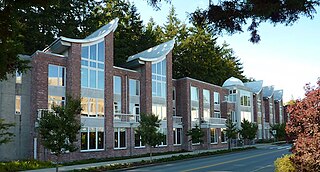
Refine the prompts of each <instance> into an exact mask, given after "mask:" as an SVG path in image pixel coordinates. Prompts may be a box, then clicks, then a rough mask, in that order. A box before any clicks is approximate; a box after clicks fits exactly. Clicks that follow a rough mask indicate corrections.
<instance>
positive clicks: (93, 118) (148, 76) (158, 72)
mask: <svg viewBox="0 0 320 172" xmlns="http://www.w3.org/2000/svg"><path fill="white" fill-rule="evenodd" d="M117 22H118V19H114V20H113V21H111V22H110V23H109V24H107V25H105V26H103V27H102V28H100V29H99V30H97V31H95V32H94V33H92V34H91V35H89V36H88V37H86V38H84V39H71V38H66V37H59V38H58V39H56V40H55V41H54V42H53V43H52V44H51V45H50V46H48V47H47V48H46V49H44V50H43V51H37V52H35V53H34V54H33V55H32V56H30V57H28V56H23V57H21V58H27V59H30V60H31V63H30V65H31V67H32V68H31V70H30V71H29V72H27V73H26V74H23V75H22V76H21V75H18V74H17V75H16V77H12V78H10V79H9V80H8V81H5V82H1V83H0V93H1V94H0V95H1V97H0V118H4V119H5V120H6V121H8V122H15V123H16V124H17V125H16V126H15V127H14V128H13V129H12V132H14V133H15V134H16V136H15V138H14V141H13V142H11V143H9V144H6V145H2V146H1V147H0V154H1V155H2V156H1V157H0V160H12V159H27V158H34V159H40V160H50V159H52V158H54V156H52V154H51V153H50V151H49V150H46V149H44V147H43V146H42V145H41V143H40V141H39V139H38V138H39V136H38V134H37V124H38V120H39V118H40V117H41V112H42V111H43V110H46V109H50V108H51V106H52V105H53V104H58V105H64V104H65V102H66V101H67V100H66V95H72V96H74V97H79V98H81V105H82V108H83V110H82V112H81V114H79V116H78V117H79V119H80V121H81V123H82V124H83V125H82V128H81V130H80V132H79V135H78V143H77V145H78V146H79V150H78V151H77V152H73V153H68V154H65V155H63V158H64V159H65V160H66V161H72V160H79V159H88V158H105V157H115V156H130V155H137V154H143V153H147V152H148V151H149V150H148V148H146V147H145V146H144V145H143V144H142V143H141V141H140V138H139V136H138V135H137V134H136V132H135V128H136V127H137V126H138V124H139V123H138V122H139V119H140V113H154V114H156V115H158V116H159V118H160V119H161V125H160V131H161V132H162V133H164V134H165V136H166V138H165V139H164V140H163V142H162V143H161V144H160V145H159V146H158V147H157V148H156V149H155V151H157V152H164V151H174V150H182V149H186V150H194V149H211V148H218V147H225V146H227V144H226V141H227V138H226V136H225V121H226V118H227V116H228V115H229V116H230V117H231V119H232V120H233V121H234V122H235V123H237V127H240V124H241V121H242V119H244V118H245V119H248V120H249V121H251V122H257V123H258V125H259V132H258V133H259V134H258V135H259V136H258V138H259V139H263V138H269V135H267V134H265V135H264V134H263V132H266V133H269V132H268V131H267V130H268V128H267V127H265V126H266V124H265V122H269V121H270V118H271V116H273V115H275V117H272V118H271V119H272V120H273V119H274V120H275V121H274V122H283V120H284V118H283V117H282V116H283V114H282V112H283V110H282V109H283V106H282V103H283V102H282V91H279V92H274V93H273V91H272V95H271V96H270V95H267V94H265V91H264V90H265V89H264V88H262V81H258V82H257V83H245V84H244V83H242V81H240V80H239V79H237V78H233V77H232V78H230V79H228V80H226V82H225V83H224V84H223V86H222V87H221V86H217V85H213V84H210V83H206V82H203V81H199V80H195V79H192V78H180V79H173V78H172V50H173V46H174V41H173V40H171V41H168V42H165V43H162V44H160V45H158V46H155V47H152V48H150V49H148V50H145V51H143V52H141V53H138V54H136V55H132V56H130V57H128V60H127V62H126V64H124V66H125V68H121V67H116V66H114V65H113V60H114V54H113V51H114V32H115V31H116V28H117ZM256 86H257V87H258V88H256ZM271 103H272V106H271ZM269 104H270V106H268V107H269V108H264V107H266V106H263V105H269ZM258 106H259V107H258ZM270 108H271V109H272V110H270ZM264 109H266V110H264ZM271 111H272V112H273V113H270V112H271ZM269 116H270V118H269ZM265 117H268V118H265ZM267 119H268V121H267ZM196 124H198V125H199V126H201V128H202V130H203V131H204V132H205V137H204V144H202V145H199V144H197V143H190V142H189V141H188V140H189V138H188V137H187V136H186V132H187V131H188V130H190V129H191V128H192V127H194V126H195V125H196ZM8 149H10V150H13V152H7V151H6V150H8Z"/></svg>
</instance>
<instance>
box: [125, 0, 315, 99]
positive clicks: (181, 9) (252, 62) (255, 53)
mask: <svg viewBox="0 0 320 172" xmlns="http://www.w3.org/2000/svg"><path fill="white" fill-rule="evenodd" d="M132 1H133V0H131V2H132ZM133 2H134V4H135V6H136V7H137V9H138V12H139V13H140V14H141V18H142V19H143V20H144V22H145V23H147V22H148V20H149V18H150V17H152V18H153V19H154V21H155V22H156V23H157V24H159V25H162V24H163V23H164V22H165V21H166V16H167V15H168V12H169V9H170V7H171V5H173V6H174V7H175V8H176V13H177V14H178V17H179V19H180V20H181V21H182V22H185V23H187V22H188V17H187V13H191V12H193V11H194V10H195V9H196V8H197V7H199V8H202V9H205V8H207V7H208V2H209V0H172V3H171V4H167V3H165V2H162V3H161V10H159V11H155V10H153V8H152V7H150V6H148V5H147V2H146V1H142V0H134V1H133ZM318 12H320V9H319V8H318ZM319 28H320V14H316V15H315V17H314V19H313V20H310V19H307V18H302V19H301V20H299V21H298V22H297V23H295V24H294V25H293V26H288V27H286V26H284V25H277V26H275V27H274V26H273V25H272V24H270V23H264V24H261V25H260V27H259V34H260V36H261V41H260V43H258V44H252V43H251V42H249V41H248V39H249V38H250V33H249V32H244V33H241V34H235V35H232V36H228V35H224V36H219V38H218V41H219V42H220V43H223V42H224V41H226V43H228V44H230V47H231V48H233V50H234V51H235V54H236V56H238V57H239V58H240V59H241V62H242V63H243V67H244V74H245V75H246V76H247V77H252V78H255V79H256V80H263V81H264V85H265V86H267V85H274V86H275V88H276V89H283V90H284V100H285V101H288V100H290V99H291V98H292V97H293V98H294V99H297V98H303V96H304V90H303V86H304V85H305V84H306V83H309V82H311V83H312V84H315V82H316V80H317V78H318V77H320V55H319V50H320V31H319Z"/></svg>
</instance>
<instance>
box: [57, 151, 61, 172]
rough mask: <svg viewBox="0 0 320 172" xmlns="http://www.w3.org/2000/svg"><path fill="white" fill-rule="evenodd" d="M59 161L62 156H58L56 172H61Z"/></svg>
mask: <svg viewBox="0 0 320 172" xmlns="http://www.w3.org/2000/svg"><path fill="white" fill-rule="evenodd" d="M59 160H60V155H57V162H56V172H59Z"/></svg>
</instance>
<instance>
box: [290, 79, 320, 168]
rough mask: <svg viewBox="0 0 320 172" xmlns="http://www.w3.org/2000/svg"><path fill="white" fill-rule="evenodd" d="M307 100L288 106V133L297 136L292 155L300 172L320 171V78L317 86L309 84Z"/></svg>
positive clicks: (307, 86) (297, 101) (306, 89)
mask: <svg viewBox="0 0 320 172" xmlns="http://www.w3.org/2000/svg"><path fill="white" fill-rule="evenodd" d="M305 91H306V94H305V98H303V99H301V100H296V101H295V103H294V104H291V105H289V106H288V113H289V114H290V120H289V121H288V122H287V126H286V132H287V134H288V135H289V136H295V140H294V144H293V148H292V153H293V154H294V155H295V156H294V158H293V162H294V165H295V167H296V169H297V170H298V171H320V161H319V160H320V144H319V143H320V126H319V124H320V78H318V82H317V86H316V87H312V86H311V85H310V84H307V85H306V87H305Z"/></svg>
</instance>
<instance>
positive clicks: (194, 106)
mask: <svg viewBox="0 0 320 172" xmlns="http://www.w3.org/2000/svg"><path fill="white" fill-rule="evenodd" d="M197 120H199V89H198V88H197V87H193V86H191V121H197Z"/></svg>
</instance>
